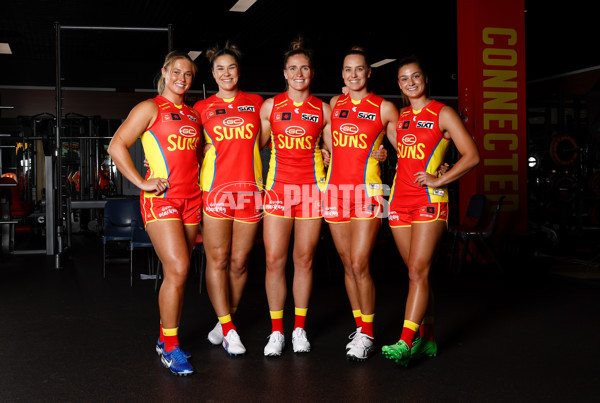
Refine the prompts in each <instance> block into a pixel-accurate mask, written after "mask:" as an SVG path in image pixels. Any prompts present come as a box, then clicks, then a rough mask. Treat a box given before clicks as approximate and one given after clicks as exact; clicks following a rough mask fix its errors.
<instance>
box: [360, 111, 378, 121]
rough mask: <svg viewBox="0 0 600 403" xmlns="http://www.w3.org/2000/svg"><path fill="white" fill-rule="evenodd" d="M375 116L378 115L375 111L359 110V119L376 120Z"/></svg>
mask: <svg viewBox="0 0 600 403" xmlns="http://www.w3.org/2000/svg"><path fill="white" fill-rule="evenodd" d="M375 116H377V115H376V114H374V113H365V112H360V111H359V112H358V118H359V119H367V120H375Z"/></svg>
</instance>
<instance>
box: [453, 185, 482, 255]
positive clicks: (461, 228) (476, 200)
mask: <svg viewBox="0 0 600 403" xmlns="http://www.w3.org/2000/svg"><path fill="white" fill-rule="evenodd" d="M485 204H486V199H485V195H483V194H481V193H476V194H474V195H473V196H471V198H470V199H469V204H468V206H467V211H466V212H465V216H464V217H463V218H462V220H461V221H460V223H459V224H458V225H455V226H451V227H449V228H448V232H449V233H450V235H451V236H452V250H451V251H452V255H451V258H450V267H453V266H454V251H455V250H456V245H457V243H458V242H460V241H459V239H458V233H459V232H465V231H471V230H475V229H480V228H481V226H482V225H483V223H482V221H483V215H484V213H485Z"/></svg>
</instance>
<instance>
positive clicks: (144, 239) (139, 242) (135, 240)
mask: <svg viewBox="0 0 600 403" xmlns="http://www.w3.org/2000/svg"><path fill="white" fill-rule="evenodd" d="M138 207H139V204H138ZM136 249H146V250H147V252H148V253H147V261H148V267H149V274H150V275H154V276H156V275H157V274H158V266H157V269H156V271H154V270H153V268H154V265H155V260H158V259H155V256H156V254H155V253H154V246H153V245H152V241H151V240H150V236H149V235H148V233H147V232H146V230H145V229H144V222H143V220H142V215H141V212H140V210H139V208H138V213H137V216H136V217H134V219H133V220H132V221H131V240H130V241H129V267H130V279H129V282H130V285H131V286H133V251H134V250H136ZM158 265H160V260H158ZM153 271H154V273H153Z"/></svg>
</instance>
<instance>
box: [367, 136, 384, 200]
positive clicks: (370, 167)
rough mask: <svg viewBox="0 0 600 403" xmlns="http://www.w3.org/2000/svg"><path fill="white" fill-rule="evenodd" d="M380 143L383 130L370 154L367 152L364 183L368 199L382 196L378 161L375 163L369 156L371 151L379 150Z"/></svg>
mask: <svg viewBox="0 0 600 403" xmlns="http://www.w3.org/2000/svg"><path fill="white" fill-rule="evenodd" d="M382 142H383V130H382V131H381V133H379V134H378V135H377V139H376V140H375V142H374V143H373V147H372V148H371V152H369V157H368V159H367V167H366V170H365V182H364V183H365V186H366V188H367V189H366V191H367V195H368V196H369V197H373V196H381V195H382V194H383V189H382V186H381V168H380V167H379V161H377V160H376V159H375V158H373V157H372V156H371V154H372V153H373V151H375V150H377V149H379V146H380V145H381V143H382Z"/></svg>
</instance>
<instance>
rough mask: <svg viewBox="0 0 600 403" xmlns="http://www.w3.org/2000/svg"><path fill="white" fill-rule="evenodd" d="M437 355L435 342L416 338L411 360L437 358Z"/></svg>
mask: <svg viewBox="0 0 600 403" xmlns="http://www.w3.org/2000/svg"><path fill="white" fill-rule="evenodd" d="M436 355H437V343H436V342H435V341H429V340H425V339H422V338H421V337H419V336H417V337H415V340H414V341H413V344H412V349H411V350H410V359H411V360H418V359H419V358H423V357H435V356H436Z"/></svg>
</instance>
